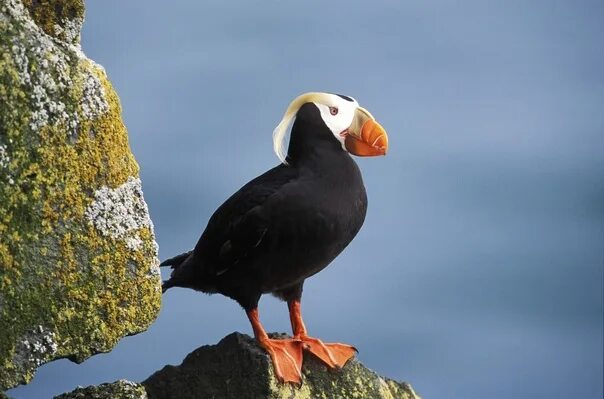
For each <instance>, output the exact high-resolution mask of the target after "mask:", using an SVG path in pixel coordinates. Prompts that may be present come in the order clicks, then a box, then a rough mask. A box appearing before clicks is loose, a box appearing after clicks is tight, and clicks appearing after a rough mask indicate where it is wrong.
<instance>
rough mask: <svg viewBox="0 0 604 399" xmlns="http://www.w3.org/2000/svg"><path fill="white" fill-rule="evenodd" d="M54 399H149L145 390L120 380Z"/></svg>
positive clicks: (80, 389) (77, 390)
mask: <svg viewBox="0 0 604 399" xmlns="http://www.w3.org/2000/svg"><path fill="white" fill-rule="evenodd" d="M54 399H148V396H147V392H146V391H145V388H144V387H143V386H142V385H140V384H137V383H135V382H130V381H128V380H119V381H116V382H111V383H107V384H101V385H98V386H97V385H91V386H89V387H85V388H76V389H74V390H73V391H71V392H68V393H64V394H62V395H59V396H55V397H54Z"/></svg>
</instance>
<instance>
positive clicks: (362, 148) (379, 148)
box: [344, 119, 388, 157]
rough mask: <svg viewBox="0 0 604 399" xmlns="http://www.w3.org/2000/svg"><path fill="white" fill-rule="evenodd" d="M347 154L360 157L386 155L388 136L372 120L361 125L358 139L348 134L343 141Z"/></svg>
mask: <svg viewBox="0 0 604 399" xmlns="http://www.w3.org/2000/svg"><path fill="white" fill-rule="evenodd" d="M344 145H345V146H346V150H348V152H349V153H351V154H354V155H358V156H360V157H374V156H377V155H386V151H388V135H387V134H386V131H385V130H384V128H383V127H382V126H381V125H380V124H379V123H377V122H376V121H374V120H371V119H369V120H367V121H366V122H365V123H363V127H362V128H361V134H360V137H359V138H357V137H355V136H353V135H352V134H348V135H347V136H346V139H345V141H344Z"/></svg>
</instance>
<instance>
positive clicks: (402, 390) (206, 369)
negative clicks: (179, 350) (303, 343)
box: [141, 333, 421, 399]
mask: <svg viewBox="0 0 604 399" xmlns="http://www.w3.org/2000/svg"><path fill="white" fill-rule="evenodd" d="M271 336H272V337H274V338H276V337H279V336H281V337H283V336H284V334H271ZM141 384H142V385H143V386H144V387H145V389H146V391H147V394H148V395H149V399H172V398H174V399H176V398H178V399H203V398H213V399H351V398H356V399H421V398H420V397H419V396H418V395H417V394H416V393H415V392H414V390H413V388H411V386H410V385H409V384H407V383H405V382H397V381H394V380H391V379H388V378H383V377H380V376H378V375H377V374H376V373H374V372H373V371H371V370H369V369H368V368H366V367H365V366H363V365H362V364H361V363H360V362H359V361H358V360H357V359H352V360H350V361H348V363H346V365H345V366H344V367H343V368H342V369H341V370H330V369H328V368H327V367H326V366H325V365H324V364H323V363H321V362H320V361H319V360H318V359H316V358H315V357H313V356H312V355H311V354H310V353H308V352H305V354H304V364H303V367H302V384H301V385H300V386H298V385H296V384H288V383H280V382H278V381H277V378H276V377H275V374H274V371H273V367H272V363H271V360H270V357H269V356H268V355H267V354H266V352H265V351H264V350H263V349H262V348H260V347H259V346H258V345H257V343H256V341H255V340H254V339H252V338H251V337H249V336H247V335H243V334H239V333H233V334H230V335H228V336H226V337H225V338H223V339H222V340H221V341H220V342H219V343H218V344H217V345H211V346H202V347H200V348H198V349H196V350H194V351H193V352H191V353H189V354H188V355H187V357H186V358H185V359H184V360H183V362H182V364H180V365H178V366H165V367H164V368H163V369H161V370H159V371H157V372H155V373H154V374H153V375H151V376H150V377H149V378H147V379H146V380H145V381H143V382H142V383H141Z"/></svg>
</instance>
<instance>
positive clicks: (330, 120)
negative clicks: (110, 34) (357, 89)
mask: <svg viewBox="0 0 604 399" xmlns="http://www.w3.org/2000/svg"><path fill="white" fill-rule="evenodd" d="M329 96H330V97H331V98H329V100H332V101H329V102H328V103H327V104H322V103H316V102H315V103H314V104H315V105H316V106H317V108H319V111H320V112H321V118H322V119H323V122H325V125H327V127H328V128H329V130H331V133H332V134H333V135H334V137H335V138H336V139H338V141H339V142H340V144H342V149H343V150H346V147H345V146H344V140H345V139H346V135H345V134H343V133H345V131H346V130H347V129H348V128H349V127H350V125H351V124H352V120H353V119H354V114H355V111H356V109H357V108H358V106H359V104H358V103H357V102H356V101H354V100H353V101H347V100H345V99H343V98H341V97H340V96H337V95H335V94H330V95H329Z"/></svg>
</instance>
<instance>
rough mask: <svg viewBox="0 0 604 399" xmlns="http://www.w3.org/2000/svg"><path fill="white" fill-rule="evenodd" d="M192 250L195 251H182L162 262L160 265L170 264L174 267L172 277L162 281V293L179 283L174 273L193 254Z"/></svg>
mask: <svg viewBox="0 0 604 399" xmlns="http://www.w3.org/2000/svg"><path fill="white" fill-rule="evenodd" d="M192 252H193V251H189V252H185V253H182V254H180V255H176V256H174V257H172V258H170V259H166V260H165V261H163V262H162V263H160V264H159V267H164V266H170V267H171V268H172V274H171V276H170V279H168V280H166V281H163V282H162V285H161V292H162V293H164V292H166V291H167V290H168V289H169V288H171V287H174V286H176V285H177V284H176V282H175V281H174V279H173V277H174V274H175V272H176V270H177V269H178V268H179V267H180V265H182V264H183V263H184V262H185V261H186V260H187V258H188V257H189V256H190V255H191V253H192Z"/></svg>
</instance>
